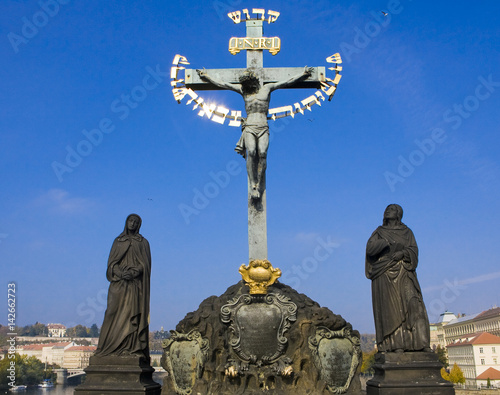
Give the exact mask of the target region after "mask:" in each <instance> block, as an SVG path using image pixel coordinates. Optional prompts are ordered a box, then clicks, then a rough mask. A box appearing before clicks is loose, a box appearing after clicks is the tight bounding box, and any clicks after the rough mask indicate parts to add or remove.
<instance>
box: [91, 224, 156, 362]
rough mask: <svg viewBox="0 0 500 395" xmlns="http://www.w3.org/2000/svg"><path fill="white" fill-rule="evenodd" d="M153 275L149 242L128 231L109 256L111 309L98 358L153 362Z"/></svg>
mask: <svg viewBox="0 0 500 395" xmlns="http://www.w3.org/2000/svg"><path fill="white" fill-rule="evenodd" d="M123 272H129V273H132V275H133V279H131V280H125V279H123V278H122V277H121V276H122V273H123ZM150 274H151V252H150V249H149V243H148V241H147V240H146V239H145V238H144V237H142V236H141V235H140V234H138V233H137V234H135V235H130V234H127V231H126V230H125V231H124V232H123V233H122V234H121V235H120V236H118V237H117V238H116V239H115V241H114V243H113V246H112V247H111V252H110V254H109V260H108V270H107V273H106V277H107V279H108V280H109V281H110V285H109V291H108V306H107V309H106V313H105V315H104V322H103V324H102V328H101V334H100V337H99V345H98V347H97V350H96V355H100V356H106V355H131V354H132V355H141V356H145V357H146V358H149V348H148V344H149V343H148V342H149V339H148V336H149V289H150V288H149V283H150Z"/></svg>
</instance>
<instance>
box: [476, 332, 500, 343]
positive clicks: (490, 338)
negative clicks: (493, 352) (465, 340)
mask: <svg viewBox="0 0 500 395" xmlns="http://www.w3.org/2000/svg"><path fill="white" fill-rule="evenodd" d="M471 342H472V344H500V336H496V335H492V334H491V333H488V332H483V333H481V334H480V335H479V336H477V337H475V338H474V339H472V341H471Z"/></svg>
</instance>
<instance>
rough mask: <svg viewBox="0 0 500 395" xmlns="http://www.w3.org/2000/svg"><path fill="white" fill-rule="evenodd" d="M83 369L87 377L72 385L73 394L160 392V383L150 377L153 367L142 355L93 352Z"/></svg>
mask: <svg viewBox="0 0 500 395" xmlns="http://www.w3.org/2000/svg"><path fill="white" fill-rule="evenodd" d="M85 372H86V373H87V377H86V378H85V382H84V383H83V384H82V385H80V386H78V387H76V388H75V394H76V395H97V394H123V395H139V394H143V395H159V394H160V393H161V385H160V384H159V383H157V382H156V381H154V380H153V372H154V369H153V368H152V367H151V365H150V364H149V361H147V360H146V359H145V358H143V357H139V356H133V355H131V356H107V357H98V356H93V357H90V365H89V366H88V367H87V368H85Z"/></svg>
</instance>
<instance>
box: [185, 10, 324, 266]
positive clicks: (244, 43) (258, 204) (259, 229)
mask: <svg viewBox="0 0 500 395" xmlns="http://www.w3.org/2000/svg"><path fill="white" fill-rule="evenodd" d="M243 12H244V13H245V14H246V17H247V18H246V20H244V22H245V24H246V37H245V38H231V40H230V42H229V51H230V52H231V53H232V54H236V53H238V52H240V51H241V50H247V68H246V69H207V70H205V69H204V70H203V71H202V72H201V71H200V70H195V69H186V70H185V85H186V87H187V88H190V89H192V90H194V91H196V90H197V91H201V90H220V89H232V90H235V91H237V92H238V93H240V94H242V95H243V97H244V98H245V104H246V110H247V116H248V115H249V114H248V113H249V107H252V106H253V105H254V104H253V103H254V102H255V101H254V102H252V103H250V105H249V100H248V99H247V96H248V95H246V92H242V91H241V90H242V88H241V86H242V83H241V80H240V77H241V76H242V75H243V74H244V73H245V72H248V70H252V72H253V74H254V75H256V77H257V78H258V79H259V81H260V86H261V88H262V87H264V86H266V85H268V86H272V87H273V88H271V91H272V90H274V89H279V88H314V89H317V88H320V87H321V81H323V80H324V76H325V68H324V67H315V68H309V69H304V67H283V68H264V62H263V51H264V50H265V49H267V50H269V51H270V52H271V53H272V54H273V55H274V54H276V53H277V52H278V51H279V49H280V48H279V47H280V39H279V38H277V37H274V38H265V37H263V24H264V21H265V19H264V12H265V10H260V9H253V13H260V14H261V18H251V17H250V14H249V13H248V10H246V9H245V10H243ZM268 13H269V20H268V22H269V23H271V22H274V21H275V20H276V19H277V17H278V16H279V13H277V12H274V11H268ZM237 14H239V15H237ZM228 15H229V17H230V18H231V19H233V21H234V22H235V23H240V22H241V19H240V15H241V13H240V12H239V11H237V12H236V13H230V14H228ZM273 84H274V85H273ZM237 86H239V87H240V88H237V89H235V87H237ZM238 89H239V90H238ZM268 90H269V89H268ZM269 94H270V92H269ZM269 94H268V96H267V103H264V105H266V104H267V107H265V108H266V109H265V112H266V117H267V119H270V117H269V116H268V114H267V112H268V110H267V109H268V106H269V100H270V97H269ZM249 96H251V95H249ZM260 99H261V98H260ZM261 101H265V100H261ZM252 108H253V107H252ZM265 122H266V125H267V120H265ZM243 128H245V119H244V120H243ZM243 134H245V132H244V133H243ZM265 138H266V139H267V136H265ZM240 141H241V140H240ZM238 144H239V143H238ZM237 150H238V149H237ZM265 151H266V152H265V154H267V145H266V147H265ZM246 159H247V168H248V162H249V157H247V158H246ZM264 161H265V159H264ZM264 163H265V162H264ZM248 173H249V174H248V246H249V261H250V262H251V261H253V260H256V259H258V260H267V210H266V179H265V165H264V171H263V172H262V173H263V174H262V176H261V177H260V178H259V185H258V187H257V186H256V184H255V181H254V182H251V179H252V174H250V170H248Z"/></svg>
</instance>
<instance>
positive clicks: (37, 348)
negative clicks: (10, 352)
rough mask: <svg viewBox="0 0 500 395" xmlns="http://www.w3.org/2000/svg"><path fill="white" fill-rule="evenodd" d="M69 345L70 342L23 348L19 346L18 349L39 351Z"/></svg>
mask: <svg viewBox="0 0 500 395" xmlns="http://www.w3.org/2000/svg"><path fill="white" fill-rule="evenodd" d="M69 344H71V342H62V343H45V344H43V343H38V344H27V345H25V346H20V347H19V349H21V348H22V349H23V350H41V349H43V348H44V347H66V346H67V345H69Z"/></svg>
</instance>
